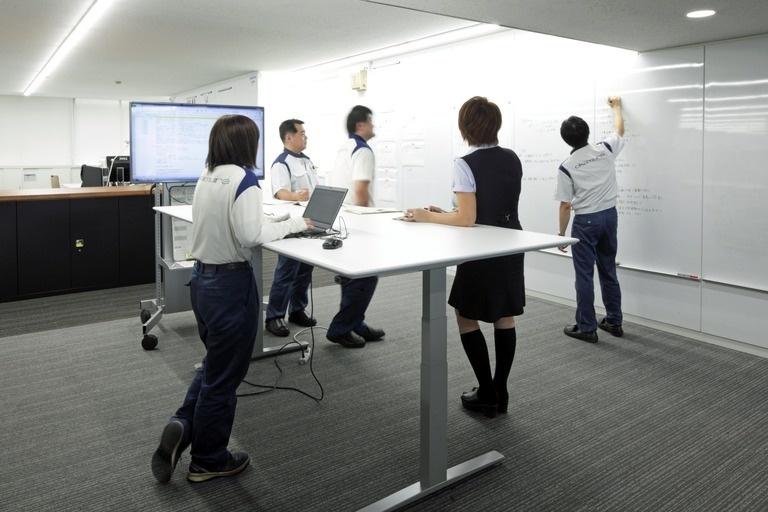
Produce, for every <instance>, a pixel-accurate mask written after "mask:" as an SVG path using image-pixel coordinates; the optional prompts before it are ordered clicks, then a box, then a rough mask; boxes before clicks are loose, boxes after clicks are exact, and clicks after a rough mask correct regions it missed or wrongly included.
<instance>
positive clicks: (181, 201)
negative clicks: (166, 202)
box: [168, 184, 194, 204]
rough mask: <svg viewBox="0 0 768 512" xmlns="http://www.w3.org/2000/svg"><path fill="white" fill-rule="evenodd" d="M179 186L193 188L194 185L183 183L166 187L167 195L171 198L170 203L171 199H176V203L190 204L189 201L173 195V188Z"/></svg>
mask: <svg viewBox="0 0 768 512" xmlns="http://www.w3.org/2000/svg"><path fill="white" fill-rule="evenodd" d="M179 187H181V188H187V187H193V188H194V185H186V184H184V185H174V186H172V187H168V196H169V197H170V198H171V204H173V201H176V202H177V203H181V204H192V203H190V202H189V201H186V200H184V199H179V198H177V197H173V189H175V188H179Z"/></svg>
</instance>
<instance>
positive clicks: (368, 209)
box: [344, 204, 402, 215]
mask: <svg viewBox="0 0 768 512" xmlns="http://www.w3.org/2000/svg"><path fill="white" fill-rule="evenodd" d="M344 211H345V212H349V213H354V214H356V215H367V214H369V213H395V212H400V211H402V210H400V209H398V208H377V207H375V206H356V205H352V204H350V205H345V206H344Z"/></svg>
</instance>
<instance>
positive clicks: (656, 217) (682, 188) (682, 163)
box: [595, 47, 704, 275]
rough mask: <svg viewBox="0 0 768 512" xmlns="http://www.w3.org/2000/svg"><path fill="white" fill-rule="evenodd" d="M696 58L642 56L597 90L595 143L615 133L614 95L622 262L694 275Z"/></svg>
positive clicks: (699, 74) (699, 92)
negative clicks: (620, 114)
mask: <svg viewBox="0 0 768 512" xmlns="http://www.w3.org/2000/svg"><path fill="white" fill-rule="evenodd" d="M703 59H704V48H703V47H691V48H677V49H671V50H662V51H658V52H650V53H645V54H642V55H639V56H638V57H637V58H636V59H635V60H634V62H633V63H632V65H631V66H630V67H629V69H627V70H625V71H624V72H622V73H621V74H620V75H619V76H617V77H616V78H615V79H614V80H609V81H606V83H601V84H599V86H598V89H599V91H598V94H597V98H596V102H597V103H596V116H597V122H596V124H597V129H596V132H597V133H596V139H595V140H596V141H599V140H603V139H604V138H605V136H607V135H608V134H609V133H611V132H612V131H613V129H614V127H613V115H612V112H611V110H610V108H609V107H608V105H607V104H606V99H607V97H608V96H609V95H610V94H619V95H621V97H622V101H623V104H624V118H625V126H626V133H625V136H624V137H625V142H626V146H625V149H624V150H623V151H622V153H621V154H620V155H619V157H618V159H617V162H616V171H617V175H616V178H617V182H618V187H619V196H618V200H617V210H618V212H619V253H618V258H617V259H618V260H619V261H620V262H621V264H622V265H626V266H630V267H634V268H641V269H646V270H654V271H659V272H664V273H670V274H673V275H674V274H678V273H681V274H687V275H700V274H701V208H702V199H701V193H702V191H701V187H702V185H701V166H702V152H703V144H702V119H701V115H702V114H701V112H702V107H703V91H704V86H703V81H704V61H703ZM611 82H613V83H611Z"/></svg>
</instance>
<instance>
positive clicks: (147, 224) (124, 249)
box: [118, 195, 155, 286]
mask: <svg viewBox="0 0 768 512" xmlns="http://www.w3.org/2000/svg"><path fill="white" fill-rule="evenodd" d="M152 206H154V200H153V197H152V196H150V195H146V196H133V197H121V198H120V207H119V210H120V220H119V223H120V260H119V269H118V273H119V283H120V286H128V285H133V284H143V283H151V282H153V281H154V280H155V211H154V210H153V209H152Z"/></svg>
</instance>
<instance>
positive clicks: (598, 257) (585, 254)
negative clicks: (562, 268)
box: [571, 208, 622, 332]
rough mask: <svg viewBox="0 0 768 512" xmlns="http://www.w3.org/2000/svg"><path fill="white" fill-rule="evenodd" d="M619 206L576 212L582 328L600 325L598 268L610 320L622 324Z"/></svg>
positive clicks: (575, 260)
mask: <svg viewBox="0 0 768 512" xmlns="http://www.w3.org/2000/svg"><path fill="white" fill-rule="evenodd" d="M617 227H618V214H617V213H616V208H609V209H607V210H603V211H600V212H595V213H586V214H583V215H576V216H575V217H574V218H573V227H572V228H571V236H573V237H574V238H578V239H579V243H577V244H576V245H574V246H573V268H574V270H575V273H576V324H577V325H578V326H579V330H580V331H582V332H590V331H594V330H596V329H597V319H596V318H595V305H594V303H595V290H594V277H593V276H594V270H595V263H597V275H598V277H599V278H600V290H601V292H602V294H603V305H605V309H606V312H607V316H606V318H607V320H608V322H609V323H612V324H616V325H620V324H621V322H622V315H621V288H620V287H619V279H618V278H617V277H616V248H617V245H618V242H617V238H616V230H617Z"/></svg>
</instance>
